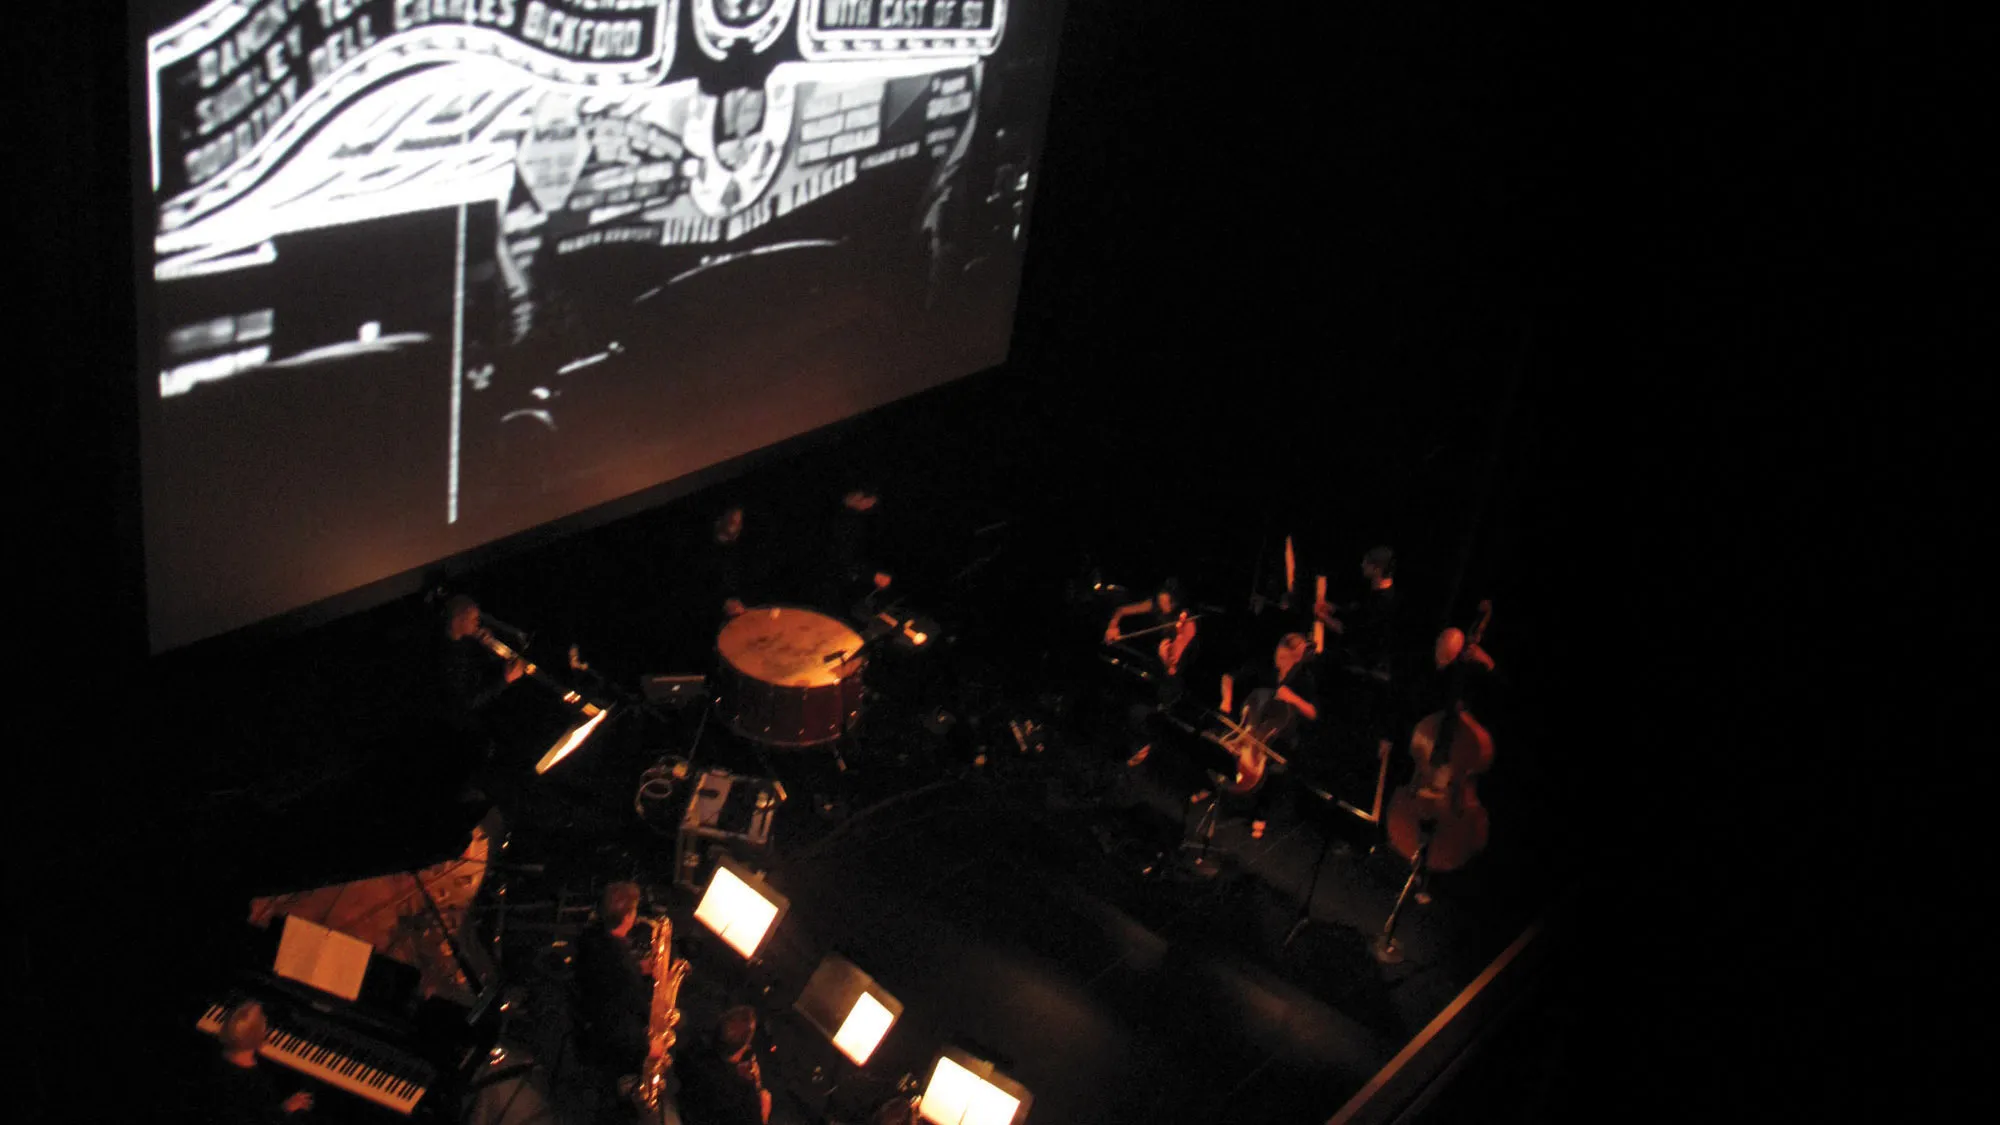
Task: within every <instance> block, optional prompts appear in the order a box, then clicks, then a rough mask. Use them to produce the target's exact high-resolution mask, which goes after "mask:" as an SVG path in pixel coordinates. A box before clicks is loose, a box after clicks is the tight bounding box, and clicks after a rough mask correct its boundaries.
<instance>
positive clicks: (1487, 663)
mask: <svg viewBox="0 0 2000 1125" xmlns="http://www.w3.org/2000/svg"><path fill="white" fill-rule="evenodd" d="M1431 663H1432V665H1433V674H1432V675H1431V676H1430V677H1428V679H1427V682H1426V683H1425V685H1424V689H1423V691H1422V692H1421V697H1420V699H1419V701H1418V702H1419V705H1420V707H1421V708H1422V713H1423V714H1430V713H1431V712H1433V711H1443V710H1446V709H1448V708H1450V707H1453V706H1457V707H1458V708H1459V709H1460V711H1461V712H1462V713H1463V714H1464V716H1465V718H1466V720H1467V721H1468V722H1470V723H1471V724H1472V725H1473V726H1475V727H1480V729H1484V728H1483V727H1481V725H1480V723H1479V719H1478V717H1477V716H1476V715H1474V714H1473V708H1472V698H1471V696H1472V694H1473V693H1474V692H1476V691H1477V690H1478V688H1477V686H1476V685H1478V684H1480V683H1483V682H1485V681H1486V680H1487V679H1488V678H1489V677H1490V676H1491V675H1492V674H1493V673H1494V671H1495V665H1494V663H1493V657H1492V656H1490V655H1488V654H1487V652H1486V650H1485V648H1483V647H1482V646H1481V645H1479V644H1478V643H1476V642H1475V643H1468V642H1467V640H1466V636H1465V632H1464V631H1463V630H1461V629H1458V628H1456V627H1450V628H1447V629H1445V630H1444V631H1443V632H1441V633H1439V634H1438V637H1437V641H1436V642H1435V643H1434V644H1433V645H1432V647H1431ZM1411 756H1412V758H1413V760H1414V764H1415V767H1416V769H1417V771H1418V774H1419V776H1420V778H1422V777H1423V775H1427V774H1430V773H1431V772H1432V771H1431V769H1430V765H1431V764H1430V763H1429V762H1427V761H1425V760H1424V756H1423V755H1422V754H1421V753H1420V752H1419V750H1418V747H1416V746H1415V745H1412V747H1411ZM1441 780H1442V779H1440V782H1441Z"/></svg>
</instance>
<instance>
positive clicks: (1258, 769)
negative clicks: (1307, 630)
mask: <svg viewBox="0 0 2000 1125" xmlns="http://www.w3.org/2000/svg"><path fill="white" fill-rule="evenodd" d="M1311 655H1312V642H1311V641H1308V640H1307V639H1306V638H1305V636H1304V634H1301V633H1287V634H1285V636H1284V638H1283V639H1281V640H1280V641H1279V642H1278V647H1277V650H1276V651H1275V652H1274V653H1272V656H1271V664H1270V666H1269V667H1267V668H1265V669H1263V670H1262V671H1261V672H1259V673H1258V674H1257V675H1255V676H1252V677H1248V678H1246V680H1245V682H1244V684H1242V685H1239V684H1238V683H1237V681H1236V678H1235V677H1233V676H1224V677H1222V705H1221V707H1220V708H1219V710H1221V711H1222V713H1223V714H1225V715H1227V714H1229V712H1230V710H1231V707H1232V705H1233V704H1234V703H1235V702H1236V690H1237V688H1238V687H1239V686H1245V687H1248V688H1249V689H1250V690H1249V694H1248V695H1247V696H1245V697H1244V702H1243V706H1242V711H1241V713H1240V715H1239V716H1237V723H1238V725H1239V726H1240V727H1241V728H1242V730H1241V731H1232V732H1231V734H1232V735H1235V736H1236V737H1234V738H1225V739H1224V742H1225V744H1227V745H1233V746H1234V748H1235V749H1236V750H1237V751H1238V753H1239V755H1240V756H1239V758H1238V771H1237V776H1236V778H1235V786H1234V787H1235V788H1236V789H1237V790H1246V789H1247V792H1239V793H1238V794H1237V796H1238V797H1242V798H1247V799H1244V800H1238V801H1236V802H1235V803H1236V804H1238V805H1239V806H1243V807H1245V809H1246V811H1247V812H1248V814H1249V816H1250V817H1251V820H1250V835H1251V836H1252V837H1259V838H1261V837H1262V836H1263V835H1264V827H1265V822H1266V820H1267V819H1268V813H1269V811H1270V807H1271V793H1272V791H1273V789H1274V788H1275V787H1274V786H1272V785H1270V784H1268V781H1267V779H1265V777H1264V773H1265V770H1266V769H1267V768H1268V767H1269V762H1268V760H1267V758H1266V756H1265V755H1264V754H1263V752H1262V750H1261V749H1260V746H1259V744H1261V745H1262V746H1264V747H1269V748H1270V749H1272V750H1275V751H1277V752H1278V753H1279V754H1281V755H1283V756H1284V757H1286V758H1293V757H1295V756H1296V755H1297V753H1298V747H1299V736H1300V733H1301V728H1302V727H1303V726H1304V725H1305V724H1307V723H1311V722H1314V721H1316V720H1318V718H1319V704H1318V703H1317V702H1316V700H1317V697H1318V690H1317V685H1316V683H1315V681H1314V679H1313V673H1312V667H1311V661H1310V659H1309V658H1310V657H1311ZM1244 732H1247V734H1248V737H1243V734H1244Z"/></svg>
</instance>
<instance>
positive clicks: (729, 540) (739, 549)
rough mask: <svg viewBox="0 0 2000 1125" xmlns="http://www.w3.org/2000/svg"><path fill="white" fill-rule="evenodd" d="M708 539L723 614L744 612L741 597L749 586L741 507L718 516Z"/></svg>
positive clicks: (738, 614)
mask: <svg viewBox="0 0 2000 1125" xmlns="http://www.w3.org/2000/svg"><path fill="white" fill-rule="evenodd" d="M709 539H710V548H709V551H710V559H711V560H712V562H713V569H714V579H715V586H716V589H717V592H719V593H720V594H721V606H722V616H723V618H724V619H725V620H727V619H729V618H734V617H739V616H741V615H742V614H743V610H744V597H745V595H746V594H747V593H748V588H749V581H748V573H747V570H748V568H747V566H746V558H747V556H748V551H746V550H745V549H744V547H743V509H742V507H740V506H732V507H730V508H728V509H726V510H725V511H724V512H723V513H722V514H721V515H719V516H717V517H716V518H715V526H714V528H713V530H712V531H711V533H710V536H709Z"/></svg>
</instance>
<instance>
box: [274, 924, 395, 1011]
mask: <svg viewBox="0 0 2000 1125" xmlns="http://www.w3.org/2000/svg"><path fill="white" fill-rule="evenodd" d="M372 951H373V950H372V947H371V946H369V944H368V943H367V942H365V941H362V940H361V939H360V938H356V937H350V936H348V935H347V934H343V933H341V932H340V931H338V930H329V929H327V928H326V927H325V926H322V925H319V924H318V923H316V922H308V921H306V920H305V919H303V918H299V917H295V916H293V915H290V914H287V915H286V916H285V932H284V935H283V936H282V937H280V938H279V939H278V957H277V960H276V962H275V963H273V964H272V966H271V968H272V971H274V972H276V973H277V974H278V975H279V976H281V977H285V978H286V979H288V980H295V981H298V982H300V983H301V984H309V985H311V986H313V987H314V988H317V989H319V990H320V991H322V992H330V993H332V994H333V995H335V996H338V997H340V998H341V999H342V1000H348V1001H353V1000H357V999H359V998H360V996H361V978H362V977H363V976H365V975H367V972H368V955H369V954H370V953H371V952H372Z"/></svg>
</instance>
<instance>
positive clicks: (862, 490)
mask: <svg viewBox="0 0 2000 1125" xmlns="http://www.w3.org/2000/svg"><path fill="white" fill-rule="evenodd" d="M881 527H882V498H881V496H879V495H878V494H877V493H876V492H875V490H874V489H872V488H869V487H867V486H864V485H856V486H855V487H853V488H850V489H848V490H847V491H846V492H845V493H843V494H842V495H841V497H840V506H839V507H838V508H837V509H835V513H834V525H833V534H832V543H831V544H830V547H831V549H830V550H829V551H828V552H827V564H826V565H827V570H826V574H825V575H824V577H823V579H822V587H821V594H820V602H821V604H822V605H823V606H824V607H825V608H826V609H828V610H832V611H835V612H838V613H842V614H849V613H852V614H855V615H857V616H871V615H872V614H873V612H874V607H875V603H876V602H878V601H880V600H881V599H882V597H883V596H884V592H885V591H887V590H888V588H889V584H890V583H891V582H892V581H893V578H892V576H891V575H890V574H889V572H888V571H887V570H886V569H884V568H883V567H882V565H881V564H882V559H881V546H882V544H881V540H882V535H881Z"/></svg>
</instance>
